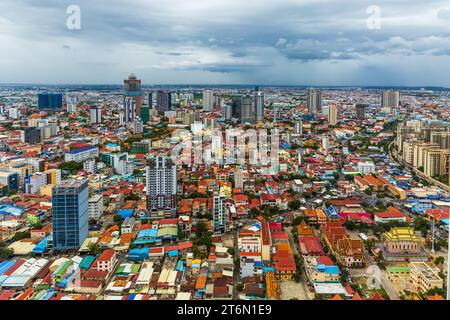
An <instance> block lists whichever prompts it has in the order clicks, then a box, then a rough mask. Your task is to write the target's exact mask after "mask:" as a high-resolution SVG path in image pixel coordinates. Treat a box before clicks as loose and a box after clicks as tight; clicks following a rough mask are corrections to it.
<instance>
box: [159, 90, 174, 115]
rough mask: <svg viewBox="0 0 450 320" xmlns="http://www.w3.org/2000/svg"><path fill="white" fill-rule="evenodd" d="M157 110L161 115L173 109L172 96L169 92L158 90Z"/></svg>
mask: <svg viewBox="0 0 450 320" xmlns="http://www.w3.org/2000/svg"><path fill="white" fill-rule="evenodd" d="M156 109H157V110H158V114H159V115H164V112H166V111H169V110H171V109H172V94H171V93H170V92H168V91H162V90H158V92H157V93H156Z"/></svg>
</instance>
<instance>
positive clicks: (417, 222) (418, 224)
mask: <svg viewBox="0 0 450 320" xmlns="http://www.w3.org/2000/svg"><path fill="white" fill-rule="evenodd" d="M429 229H430V225H429V224H428V221H427V220H425V218H423V217H420V216H417V217H416V218H415V219H414V230H416V231H420V232H421V233H422V236H424V237H425V236H426V235H427V233H428V230H429Z"/></svg>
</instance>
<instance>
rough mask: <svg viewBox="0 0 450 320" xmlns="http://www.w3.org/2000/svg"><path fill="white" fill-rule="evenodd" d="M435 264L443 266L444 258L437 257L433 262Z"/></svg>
mask: <svg viewBox="0 0 450 320" xmlns="http://www.w3.org/2000/svg"><path fill="white" fill-rule="evenodd" d="M434 263H435V264H437V265H444V263H445V258H444V257H442V256H439V257H437V258H436V260H435V261H434Z"/></svg>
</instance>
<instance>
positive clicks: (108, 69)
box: [0, 0, 450, 87]
mask: <svg viewBox="0 0 450 320" xmlns="http://www.w3.org/2000/svg"><path fill="white" fill-rule="evenodd" d="M71 5H77V6H79V8H80V10H81V18H80V21H81V29H69V28H68V27H67V20H68V19H69V24H70V23H72V22H74V21H75V22H76V21H77V20H76V19H75V20H73V19H70V18H71V15H70V14H68V13H67V8H68V7H69V6H71ZM374 6H375V7H374ZM378 15H379V16H380V19H377V16H378ZM70 25H73V24H70ZM130 72H135V73H136V74H137V75H138V76H139V77H140V78H141V79H142V81H143V82H144V83H147V84H273V85H283V84H286V85H404V86H409V85H410V86H447V87H450V2H449V1H448V0H426V1H424V0H369V1H367V0H334V1H330V0H95V1H93V0H0V83H59V84H61V83H62V84H68V83H71V84H78V83H92V84H94V83H108V84H113V83H117V84H118V83H121V81H122V80H123V79H124V78H125V77H126V76H127V75H128V74H129V73H130Z"/></svg>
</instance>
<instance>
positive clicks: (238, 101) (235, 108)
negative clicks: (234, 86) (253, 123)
mask: <svg viewBox="0 0 450 320" xmlns="http://www.w3.org/2000/svg"><path fill="white" fill-rule="evenodd" d="M241 109H242V98H241V96H234V97H233V104H232V105H231V115H232V117H233V118H236V119H240V118H241Z"/></svg>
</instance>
